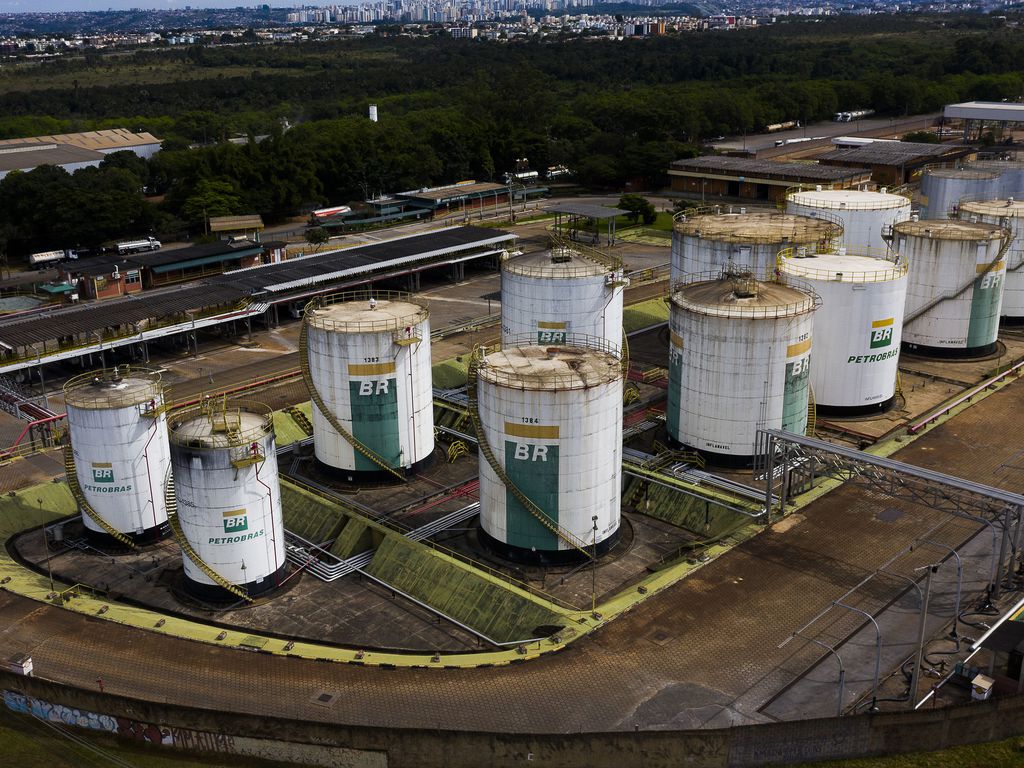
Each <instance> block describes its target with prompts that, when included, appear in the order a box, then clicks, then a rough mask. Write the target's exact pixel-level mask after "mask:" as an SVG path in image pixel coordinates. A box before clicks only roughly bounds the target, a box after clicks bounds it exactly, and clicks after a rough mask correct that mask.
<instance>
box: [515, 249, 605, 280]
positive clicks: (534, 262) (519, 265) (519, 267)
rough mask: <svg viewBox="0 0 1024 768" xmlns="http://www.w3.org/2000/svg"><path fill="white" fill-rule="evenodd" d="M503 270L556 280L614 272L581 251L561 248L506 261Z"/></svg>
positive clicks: (527, 254)
mask: <svg viewBox="0 0 1024 768" xmlns="http://www.w3.org/2000/svg"><path fill="white" fill-rule="evenodd" d="M501 270H502V271H503V272H511V273H512V274H515V275H525V276H527V277H546V278H551V279H554V280H567V279H571V278H575V277H598V276H604V275H606V274H608V273H609V272H612V271H614V270H613V269H611V268H610V267H608V266H607V265H605V264H601V263H599V262H597V261H595V260H594V259H590V258H588V257H587V256H586V255H585V254H583V253H581V252H580V251H577V250H575V249H573V248H560V247H556V248H552V249H551V250H549V251H534V252H532V253H526V254H523V255H522V256H514V257H512V258H510V259H505V260H504V261H502V263H501Z"/></svg>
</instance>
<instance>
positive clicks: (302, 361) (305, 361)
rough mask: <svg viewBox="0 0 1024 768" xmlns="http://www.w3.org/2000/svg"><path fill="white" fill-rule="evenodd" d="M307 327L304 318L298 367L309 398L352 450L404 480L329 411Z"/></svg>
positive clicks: (403, 476) (310, 307)
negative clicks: (311, 354)
mask: <svg viewBox="0 0 1024 768" xmlns="http://www.w3.org/2000/svg"><path fill="white" fill-rule="evenodd" d="M315 302H316V299H314V300H313V301H311V302H310V303H309V304H308V305H307V306H306V312H305V314H304V318H306V317H309V313H310V311H311V310H313V309H316V303H315ZM308 329H309V323H308V322H307V321H306V320H305V319H303V321H302V327H301V329H300V330H299V368H300V369H301V370H302V381H303V383H305V385H306V389H307V390H308V391H309V396H310V399H311V400H312V401H313V403H314V404H315V405H316V407H317V408H318V409H319V411H320V413H322V414H323V416H324V418H325V419H327V423H328V424H330V425H331V427H332V428H333V429H334V431H335V432H337V433H338V434H339V435H341V437H342V439H344V440H345V441H346V442H347V443H348V444H349V445H351V446H352V448H353V449H354V450H356V451H358V452H359V453H361V454H362V455H363V456H365V457H366V458H368V459H369V460H370V461H372V462H373V463H374V464H376V465H377V466H378V467H380V468H381V469H383V470H385V471H386V472H389V473H391V474H392V475H394V476H395V477H397V478H398V479H399V480H401V481H402V482H405V481H406V478H405V475H403V474H402V473H401V472H399V471H398V470H396V469H395V468H394V467H392V466H391V465H390V464H389V463H388V462H387V460H386V459H384V458H383V457H382V456H380V455H378V454H377V453H376V452H375V451H373V450H372V449H371V448H370V447H369V446H367V445H364V444H363V443H361V442H360V441H359V440H357V439H356V437H355V435H353V434H352V433H351V432H349V431H348V430H347V429H345V428H344V427H343V426H342V425H341V422H340V421H338V419H337V417H336V416H335V415H334V413H333V412H332V411H331V409H330V408H329V407H328V406H327V403H325V402H324V399H323V397H321V396H320V392H319V391H318V390H317V388H316V383H315V382H314V381H313V374H312V372H311V371H310V369H309V333H308ZM408 341H409V343H412V342H418V341H419V337H418V336H417V337H415V338H412V337H411V338H410V339H409V340H408Z"/></svg>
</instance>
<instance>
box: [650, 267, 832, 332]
mask: <svg viewBox="0 0 1024 768" xmlns="http://www.w3.org/2000/svg"><path fill="white" fill-rule="evenodd" d="M730 269H731V270H733V271H732V272H730ZM731 275H736V276H746V275H749V279H752V280H755V281H756V282H768V283H771V282H775V281H773V280H760V279H757V276H756V275H755V273H754V271H753V270H752V269H751V268H750V267H747V266H740V265H735V264H733V265H727V266H726V267H723V268H721V269H717V270H710V271H707V272H690V273H687V274H684V275H683V276H682V277H680V278H679V279H678V280H675V281H674V282H673V283H672V285H671V288H670V290H669V293H668V296H667V297H666V299H665V300H666V301H668V302H671V303H672V304H675V305H676V306H677V307H680V308H682V309H686V310H688V311H690V312H694V313H697V314H703V315H714V316H719V315H728V316H729V317H751V318H759V319H764V318H777V317H789V316H791V315H794V314H802V313H804V312H813V311H815V310H817V309H818V308H819V307H820V306H821V304H822V300H821V296H819V295H818V292H817V291H815V290H814V288H813V286H811V285H810V284H809V283H805V282H804V281H802V280H800V279H794V278H789V279H787V280H786V282H785V283H784V285H786V286H787V287H789V288H795V289H797V290H799V291H800V292H802V293H805V294H807V295H806V296H804V297H803V298H802V299H801V300H799V301H792V302H789V303H787V304H772V305H759V306H754V305H743V304H739V303H735V304H730V305H724V304H722V305H719V304H699V303H696V302H692V301H689V300H687V299H685V298H683V297H680V296H678V292H679V291H680V290H681V289H682V288H685V287H687V286H690V285H695V284H697V283H708V282H719V281H724V280H727V279H729V277H730V276H731Z"/></svg>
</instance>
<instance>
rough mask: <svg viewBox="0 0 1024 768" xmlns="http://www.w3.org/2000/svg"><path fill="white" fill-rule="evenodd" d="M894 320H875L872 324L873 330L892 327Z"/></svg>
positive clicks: (889, 318)
mask: <svg viewBox="0 0 1024 768" xmlns="http://www.w3.org/2000/svg"><path fill="white" fill-rule="evenodd" d="M892 321H893V318H891V317H887V318H885V320H875V322H873V323H872V324H871V327H872V328H885V327H886V326H889V325H892Z"/></svg>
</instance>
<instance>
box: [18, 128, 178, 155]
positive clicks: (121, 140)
mask: <svg viewBox="0 0 1024 768" xmlns="http://www.w3.org/2000/svg"><path fill="white" fill-rule="evenodd" d="M22 143H28V144H65V145H69V146H75V147H81V148H83V149H92V150H95V151H100V150H104V149H107V150H110V149H131V148H132V147H140V146H145V145H146V144H159V143H160V139H158V138H157V137H156V136H154V135H152V134H151V133H145V132H141V133H133V132H132V131H129V130H128V129H127V128H108V129H105V130H102V131H83V132H80V133H56V134H53V135H49V136H28V137H26V138H22V139H0V148H2V147H5V146H10V145H11V144H22Z"/></svg>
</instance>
